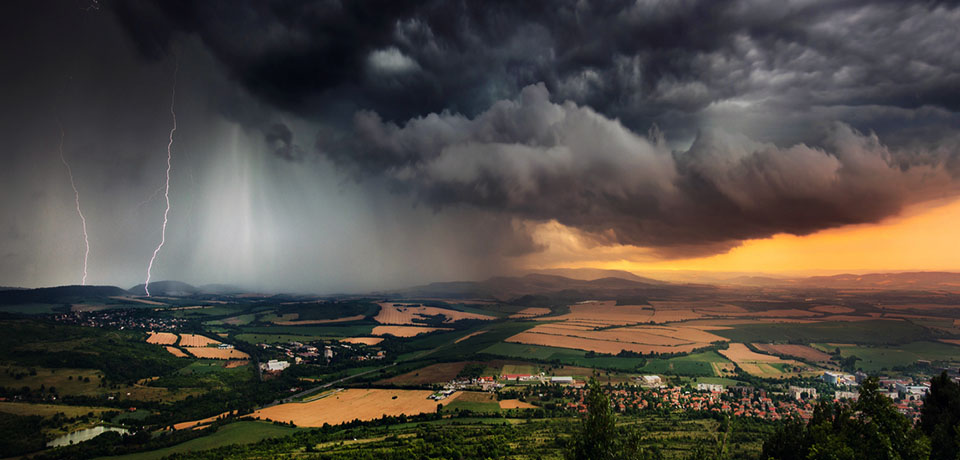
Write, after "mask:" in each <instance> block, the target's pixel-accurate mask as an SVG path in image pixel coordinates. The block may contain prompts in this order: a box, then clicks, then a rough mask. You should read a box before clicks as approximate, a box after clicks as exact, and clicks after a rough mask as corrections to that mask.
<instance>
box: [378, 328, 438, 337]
mask: <svg viewBox="0 0 960 460" xmlns="http://www.w3.org/2000/svg"><path fill="white" fill-rule="evenodd" d="M433 331H449V329H445V328H440V327H420V326H377V327H375V328H373V332H372V334H373V335H392V336H394V337H414V336H417V335H420V334H426V333H428V332H433Z"/></svg>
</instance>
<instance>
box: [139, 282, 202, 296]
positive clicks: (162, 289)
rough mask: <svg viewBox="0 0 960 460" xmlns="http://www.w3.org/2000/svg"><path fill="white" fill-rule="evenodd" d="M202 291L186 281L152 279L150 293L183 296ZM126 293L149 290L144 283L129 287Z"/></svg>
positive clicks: (140, 292) (141, 292) (145, 292)
mask: <svg viewBox="0 0 960 460" xmlns="http://www.w3.org/2000/svg"><path fill="white" fill-rule="evenodd" d="M198 293H200V290H199V289H197V288H196V287H195V286H192V285H190V284H187V283H184V282H183V281H151V282H150V295H162V296H170V297H182V296H189V295H196V294H198ZM125 294H133V295H147V291H146V290H145V289H144V287H143V284H138V285H136V286H134V287H132V288H130V289H128V291H127V292H125Z"/></svg>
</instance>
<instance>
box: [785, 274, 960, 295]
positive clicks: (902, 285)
mask: <svg viewBox="0 0 960 460" xmlns="http://www.w3.org/2000/svg"><path fill="white" fill-rule="evenodd" d="M794 283H795V285H800V286H809V287H823V288H833V289H891V290H924V291H926V290H934V291H936V290H942V291H954V292H960V273H951V272H904V273H869V274H865V275H851V274H843V275H833V276H813V277H809V278H803V279H799V280H794Z"/></svg>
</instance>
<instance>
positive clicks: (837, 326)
mask: <svg viewBox="0 0 960 460" xmlns="http://www.w3.org/2000/svg"><path fill="white" fill-rule="evenodd" d="M713 332H714V333H715V334H717V335H720V336H723V337H726V338H728V339H730V340H732V341H734V342H745V343H751V342H776V343H784V342H787V343H804V344H805V343H810V342H843V343H859V344H899V343H907V342H912V341H914V340H916V339H917V337H925V336H929V334H930V333H929V331H928V330H927V329H925V328H923V327H920V326H917V325H916V324H913V323H911V322H908V321H888V320H873V321H851V322H831V323H810V324H802V323H800V324H796V323H769V324H742V325H738V326H736V327H735V328H733V329H727V330H719V331H713Z"/></svg>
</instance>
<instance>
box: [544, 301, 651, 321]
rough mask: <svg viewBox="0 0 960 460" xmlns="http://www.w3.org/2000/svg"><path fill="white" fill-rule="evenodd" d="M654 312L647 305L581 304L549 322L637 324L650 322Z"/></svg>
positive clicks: (571, 307)
mask: <svg viewBox="0 0 960 460" xmlns="http://www.w3.org/2000/svg"><path fill="white" fill-rule="evenodd" d="M653 314H654V311H653V309H652V308H650V307H649V306H646V305H619V306H618V305H617V303H616V302H615V301H612V300H611V301H605V302H589V303H580V304H576V305H571V306H570V313H567V314H566V315H561V316H554V317H550V318H549V320H551V321H553V320H562V321H566V322H574V323H580V324H593V325H596V326H609V325H622V324H637V323H645V322H647V321H650V318H651V317H652V316H653Z"/></svg>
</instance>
